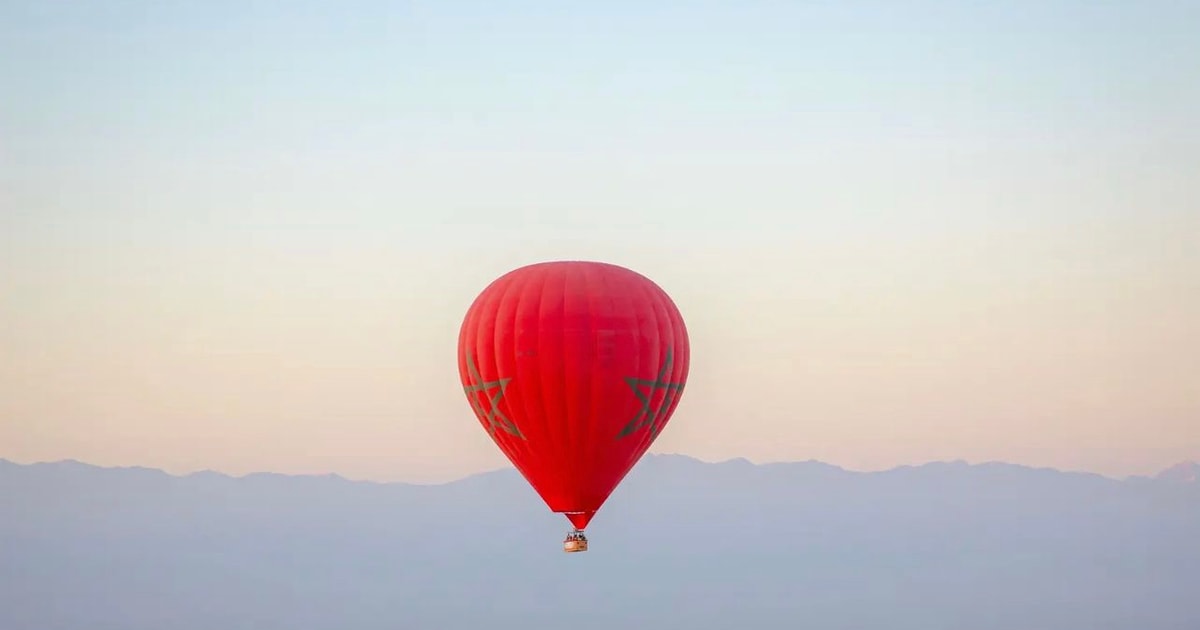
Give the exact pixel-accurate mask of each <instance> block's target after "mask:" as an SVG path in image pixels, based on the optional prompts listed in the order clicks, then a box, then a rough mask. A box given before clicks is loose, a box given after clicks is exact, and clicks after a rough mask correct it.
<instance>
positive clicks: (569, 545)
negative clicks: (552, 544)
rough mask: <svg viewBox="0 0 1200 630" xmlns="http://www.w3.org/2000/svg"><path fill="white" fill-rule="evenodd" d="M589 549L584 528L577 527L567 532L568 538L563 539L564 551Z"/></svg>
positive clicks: (573, 551)
mask: <svg viewBox="0 0 1200 630" xmlns="http://www.w3.org/2000/svg"><path fill="white" fill-rule="evenodd" d="M587 550H588V539H587V536H584V535H583V530H581V529H577V530H575V531H573V532H571V533H569V534H567V539H566V540H564V541H563V551H565V552H567V553H579V552H581V551H587Z"/></svg>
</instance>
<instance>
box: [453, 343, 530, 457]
mask: <svg viewBox="0 0 1200 630" xmlns="http://www.w3.org/2000/svg"><path fill="white" fill-rule="evenodd" d="M467 370H468V371H469V373H470V380H471V384H470V385H464V386H463V391H464V392H466V394H467V399H468V400H470V401H471V408H472V409H474V410H475V413H477V414H479V417H481V418H483V420H484V421H485V422H487V424H488V435H490V436H492V437H493V438H494V437H496V429H497V428H500V429H504V430H505V431H506V432H508V433H509V434H511V435H514V436H516V437H519V438H521V439H522V440H523V439H525V436H524V435H521V431H520V429H518V428H517V425H516V424H515V423H514V422H513V421H512V420H510V419H508V417H507V416H505V415H504V412H502V411H500V408H499V407H498V406H497V405H498V404H499V402H500V398H501V397H502V396H504V390H505V389H507V388H508V383H509V381H511V380H512V377H506V378H500V379H496V380H494V381H484V380H483V376H481V375H480V374H479V368H478V367H476V366H475V355H474V354H472V353H470V352H468V353H467ZM490 389H496V393H495V394H492V395H490V396H488V390H490ZM479 392H483V393H484V395H485V396H488V408H487V409H484V408H483V403H482V402H480V400H479V396H478V393H479Z"/></svg>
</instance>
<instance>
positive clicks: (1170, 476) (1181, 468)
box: [0, 453, 1200, 486]
mask: <svg viewBox="0 0 1200 630" xmlns="http://www.w3.org/2000/svg"><path fill="white" fill-rule="evenodd" d="M656 460H676V461H681V462H687V463H688V465H700V466H751V467H763V468H776V469H777V468H780V467H796V466H808V467H813V469H814V470H815V469H817V468H820V469H824V470H827V471H828V472H829V473H831V474H848V475H881V474H889V473H896V472H900V471H907V470H913V469H924V468H929V467H957V468H963V467H966V468H993V469H996V468H1012V469H1021V470H1025V471H1049V472H1056V473H1060V474H1067V475H1090V476H1098V477H1104V478H1106V479H1111V480H1114V481H1124V480H1142V479H1156V480H1163V481H1176V482H1195V481H1197V480H1200V463H1197V462H1196V461H1193V460H1185V461H1182V462H1179V463H1177V464H1174V465H1171V466H1168V467H1167V468H1164V469H1163V470H1161V471H1160V472H1158V473H1156V474H1154V475H1149V476H1147V475H1128V476H1126V477H1113V476H1109V475H1104V474H1101V473H1096V472H1090V471H1083V470H1063V469H1059V468H1054V467H1048V466H1029V465H1025V464H1015V463H1009V462H1003V461H986V462H979V463H975V464H971V463H968V462H967V461H966V460H962V459H958V460H933V461H929V462H925V463H923V464H900V465H897V466H893V467H891V468H886V469H882V470H872V471H857V470H850V469H847V468H843V467H841V466H838V465H836V464H830V463H826V462H822V461H819V460H814V459H809V460H795V461H775V462H764V463H754V462H751V461H750V460H748V459H746V458H743V457H735V458H731V459H727V460H721V461H715V462H708V461H703V460H700V459H698V458H695V457H692V456H690V455H683V454H678V453H647V454H646V455H645V456H644V457H643V459H642V463H643V464H644V463H645V462H649V461H656ZM4 465H9V466H26V467H29V466H33V467H36V466H68V467H79V468H82V469H88V470H136V471H144V472H149V473H160V474H163V475H167V476H171V477H192V476H213V477H228V478H231V479H243V478H253V477H260V476H276V477H297V478H307V479H311V478H330V479H338V480H342V481H346V482H350V483H370V484H382V485H394V484H399V485H415V486H444V485H449V484H454V483H461V482H464V481H468V480H470V479H471V478H473V477H479V476H488V475H496V474H511V473H515V471H514V470H513V469H512V468H511V467H508V466H505V467H502V468H496V469H492V470H485V471H480V472H477V473H471V474H468V475H465V476H463V477H460V478H457V479H452V480H449V481H442V482H433V483H415V482H408V481H377V480H371V479H351V478H347V477H343V476H342V475H340V474H338V473H325V474H301V473H295V474H293V473H277V472H270V471H256V472H251V473H246V474H241V475H236V474H230V473H224V472H220V471H215V470H211V469H209V470H200V471H195V472H190V473H183V474H173V473H168V472H166V471H163V470H161V469H158V468H153V467H147V466H138V465H130V466H102V465H98V464H91V463H88V462H83V461H80V460H77V459H62V460H55V461H39V462H32V463H26V464H22V463H18V462H14V461H12V460H9V459H6V458H3V457H0V466H4Z"/></svg>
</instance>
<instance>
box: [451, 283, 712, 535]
mask: <svg viewBox="0 0 1200 630" xmlns="http://www.w3.org/2000/svg"><path fill="white" fill-rule="evenodd" d="M689 357H690V352H689V345H688V335H687V328H686V327H685V326H684V322H683V317H682V316H681V315H680V313H679V310H678V308H676V306H675V303H674V302H673V301H672V300H671V298H670V296H668V295H667V293H666V292H665V291H664V290H663V289H662V288H661V287H659V286H658V285H657V284H655V283H654V282H653V281H652V280H650V279H649V278H647V277H645V276H643V275H641V274H639V273H637V272H635V271H632V270H630V269H627V268H625V267H621V266H618V265H614V264H610V263H604V262H591V261H552V262H541V263H535V264H531V265H527V266H524V267H520V268H518V269H514V270H512V271H509V272H508V273H505V274H504V275H502V276H500V277H499V278H497V279H495V280H494V281H492V283H491V284H489V285H488V286H487V287H485V288H484V289H483V291H482V292H481V293H480V294H479V295H478V297H476V298H475V300H474V302H473V303H472V304H471V306H470V307H469V308H468V309H467V312H466V315H465V317H464V318H463V322H462V327H461V329H460V332H459V339H458V370H459V376H460V377H461V379H462V385H463V391H464V392H465V393H466V396H467V400H468V402H469V403H470V405H471V408H472V409H473V410H474V413H475V416H476V418H477V419H478V420H479V423H480V424H481V425H482V427H483V428H484V430H486V431H487V433H488V435H490V436H491V438H492V440H493V441H494V442H495V443H496V446H498V447H499V448H500V450H501V451H502V452H503V453H504V454H505V456H507V457H508V459H509V461H511V462H512V464H513V466H514V467H516V469H517V470H518V471H519V472H520V473H521V475H523V476H524V477H525V479H526V480H527V481H528V482H529V484H530V485H531V486H532V487H533V489H534V490H535V491H536V492H537V493H538V494H539V495H540V496H541V497H542V500H544V501H545V502H546V505H548V506H549V508H550V510H551V511H553V512H558V513H561V514H564V515H565V516H566V517H567V519H568V520H569V521H570V523H571V525H573V527H574V529H573V530H572V531H571V532H569V533H568V535H567V539H566V540H565V541H564V542H563V550H564V551H568V552H575V551H586V550H587V547H588V540H587V537H586V535H585V534H584V529H585V528H586V527H587V526H588V523H589V522H590V521H591V520H592V517H593V516H594V515H595V514H596V512H597V511H598V510H599V509H600V507H601V506H602V505H603V504H604V502H605V501H606V500H607V499H608V497H609V495H610V494H611V493H612V492H613V490H614V489H616V487H617V485H618V484H619V483H620V482H621V480H622V479H624V478H625V475H626V474H627V473H628V472H629V471H630V470H631V469H632V468H633V466H634V465H635V464H636V463H637V462H638V460H639V459H641V457H642V455H643V454H644V453H645V452H646V450H647V449H648V448H650V445H651V444H652V443H653V442H654V440H655V439H656V438H657V437H658V436H659V435H660V434H661V433H662V430H663V428H665V427H666V426H667V422H668V421H669V420H670V419H671V416H672V414H673V413H674V412H675V408H676V407H677V406H678V404H679V401H680V397H681V396H682V394H683V389H684V384H685V382H686V381H687V374H688V361H689Z"/></svg>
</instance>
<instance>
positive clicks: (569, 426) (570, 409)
mask: <svg viewBox="0 0 1200 630" xmlns="http://www.w3.org/2000/svg"><path fill="white" fill-rule="evenodd" d="M576 273H578V269H577V266H576V265H575V264H574V263H571V264H569V265H564V266H563V268H562V272H561V274H560V280H561V281H562V288H561V289H560V290H559V295H560V298H561V299H560V300H559V304H558V317H559V320H558V321H560V322H562V325H561V326H559V327H558V336H559V339H558V352H559V361H560V363H559V365H560V366H561V368H562V369H560V370H559V371H558V379H559V385H560V388H559V391H560V392H562V393H563V396H562V399H561V400H560V401H559V402H560V403H561V405H562V407H561V411H562V416H561V417H560V418H559V423H558V424H559V426H558V427H557V428H558V430H559V431H561V433H560V434H559V435H557V436H556V437H557V438H559V440H565V443H563V442H562V441H560V442H559V444H561V445H562V446H564V448H562V449H560V450H558V451H557V452H559V453H566V454H568V457H567V466H566V468H567V481H568V483H567V485H566V489H567V491H568V493H570V494H569V496H568V499H569V500H568V505H569V508H568V509H575V507H577V506H576V505H575V504H576V503H577V502H578V499H579V477H578V473H579V467H578V462H577V461H576V459H577V458H576V457H574V456H573V455H574V450H575V449H574V447H575V442H574V440H573V439H572V438H573V437H574V434H575V431H574V430H573V429H574V427H575V416H576V412H577V411H578V410H577V409H576V408H575V407H576V405H575V404H573V403H574V402H575V401H574V400H573V396H571V394H572V393H573V392H571V391H569V390H568V386H569V383H568V379H567V373H568V372H571V373H575V374H578V373H579V372H580V371H579V370H577V369H575V367H574V366H569V364H568V361H569V360H570V356H569V353H568V352H567V339H568V337H569V336H575V335H574V333H573V332H572V331H570V330H569V326H568V320H567V291H568V289H569V287H571V283H572V279H573V278H572V276H573V274H576Z"/></svg>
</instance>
